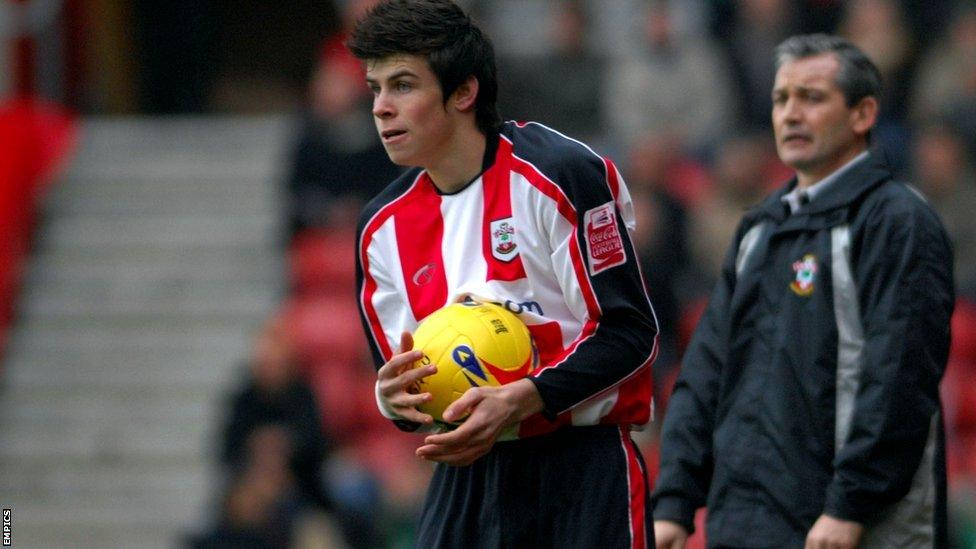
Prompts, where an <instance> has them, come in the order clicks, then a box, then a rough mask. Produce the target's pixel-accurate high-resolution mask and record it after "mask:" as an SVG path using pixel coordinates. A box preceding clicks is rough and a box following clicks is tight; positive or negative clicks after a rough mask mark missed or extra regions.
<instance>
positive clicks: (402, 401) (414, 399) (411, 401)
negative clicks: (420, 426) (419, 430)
mask: <svg viewBox="0 0 976 549" xmlns="http://www.w3.org/2000/svg"><path fill="white" fill-rule="evenodd" d="M432 398H434V397H433V395H431V394H430V393H419V394H416V395H414V394H410V393H398V394H397V395H395V396H393V397H392V398H390V399H389V400H388V402H389V403H390V405H392V406H394V407H396V408H416V407H417V406H419V405H421V404H423V403H425V402H428V401H430V399H432Z"/></svg>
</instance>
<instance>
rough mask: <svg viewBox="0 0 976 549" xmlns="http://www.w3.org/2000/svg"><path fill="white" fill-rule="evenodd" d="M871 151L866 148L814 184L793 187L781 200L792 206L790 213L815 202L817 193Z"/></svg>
mask: <svg viewBox="0 0 976 549" xmlns="http://www.w3.org/2000/svg"><path fill="white" fill-rule="evenodd" d="M868 154H869V151H867V150H865V151H864V152H862V153H861V154H859V155H857V156H855V157H854V158H852V159H851V160H850V161H849V162H848V163H847V164H844V165H843V166H841V167H840V168H837V169H836V170H834V171H833V172H832V173H831V174H830V175H828V176H827V177H825V178H823V179H821V180H820V181H817V182H816V183H814V184H813V185H810V186H809V187H807V188H805V189H801V188H800V186H799V185H797V186H796V187H793V190H792V191H790V192H788V193H786V194H784V195H783V196H782V198H780V200H782V201H783V203H784V204H787V205H788V206H789V207H790V214H795V213H796V211H797V210H799V209H800V208H801V207H802V206H804V205H806V204H809V203H810V202H813V201H814V199H816V198H817V195H819V194H820V193H822V192H824V190H825V189H826V188H827V187H829V186H830V185H831V184H832V183H833V182H834V181H837V180H838V179H840V177H841V176H842V175H843V174H844V173H846V172H847V171H848V170H850V169H851V168H852V167H853V166H854V165H855V164H857V163H859V162H861V161H862V160H864V159H865V158H867V157H868Z"/></svg>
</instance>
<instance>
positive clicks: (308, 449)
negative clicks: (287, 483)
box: [221, 320, 330, 509]
mask: <svg viewBox="0 0 976 549" xmlns="http://www.w3.org/2000/svg"><path fill="white" fill-rule="evenodd" d="M289 338H290V336H289V334H288V332H287V330H286V328H285V326H284V325H283V323H281V322H279V321H276V320H272V321H271V322H269V323H268V324H267V325H266V326H265V327H264V329H263V330H262V331H261V332H260V333H259V334H258V336H257V338H256V340H255V345H254V356H253V357H252V359H251V361H250V365H249V366H250V370H249V375H248V377H247V378H246V379H245V381H244V384H243V386H242V387H241V388H240V389H239V390H238V391H237V392H236V393H235V394H234V396H233V398H232V399H231V402H230V407H229V410H228V415H227V421H226V423H225V424H224V427H223V439H222V447H221V457H222V460H223V463H224V464H225V465H226V466H227V467H228V469H229V470H230V471H242V470H245V469H246V468H247V467H248V466H249V465H250V464H251V463H252V461H253V459H254V458H255V457H261V456H264V455H265V454H264V453H263V452H266V451H268V448H269V447H273V448H276V449H278V450H279V451H280V453H281V454H282V455H283V456H284V457H285V461H286V462H287V463H288V467H289V472H290V474H291V475H292V476H293V477H294V479H295V483H296V487H297V489H298V491H299V493H300V494H301V495H302V497H304V498H305V499H306V500H307V501H309V502H310V503H312V504H314V505H316V506H317V507H319V508H322V509H328V508H329V507H330V504H329V500H328V496H327V493H326V490H325V489H324V488H323V483H322V481H321V478H320V477H321V475H320V471H321V469H322V466H323V462H324V460H325V457H326V455H327V454H328V451H329V447H330V443H329V441H328V440H326V438H325V435H324V434H323V428H322V421H321V419H320V417H319V409H318V406H317V405H316V400H315V395H314V394H313V392H312V389H311V388H310V387H309V385H308V383H307V382H306V381H305V380H304V379H303V378H302V377H301V376H300V375H299V371H298V365H297V364H296V361H295V357H294V352H293V348H292V344H291V341H290V339H289Z"/></svg>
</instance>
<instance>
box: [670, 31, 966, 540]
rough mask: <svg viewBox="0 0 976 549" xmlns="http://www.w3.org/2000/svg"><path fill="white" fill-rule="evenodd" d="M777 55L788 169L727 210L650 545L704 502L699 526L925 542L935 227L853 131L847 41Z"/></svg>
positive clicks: (938, 373) (760, 536)
mask: <svg viewBox="0 0 976 549" xmlns="http://www.w3.org/2000/svg"><path fill="white" fill-rule="evenodd" d="M776 66H777V72H776V79H775V84H774V87H773V90H772V97H773V110H772V120H773V128H774V135H775V138H776V147H777V152H778V154H779V156H780V158H781V159H782V160H783V162H784V163H785V164H787V165H788V166H790V167H791V168H793V169H795V170H796V173H797V175H796V178H794V179H793V180H791V181H790V182H789V183H788V184H787V185H785V186H784V187H782V188H781V189H779V190H778V191H777V192H775V193H774V194H773V195H772V196H770V197H769V198H768V199H766V200H765V201H764V202H763V203H762V204H761V205H760V206H758V207H757V208H754V209H752V210H750V211H749V212H747V213H746V214H745V216H744V217H743V219H742V222H741V223H740V225H739V229H738V230H737V231H736V235H735V238H734V239H733V242H732V245H731V246H730V248H729V250H728V252H727V253H726V255H725V262H724V264H723V267H722V275H721V278H720V281H719V283H718V284H717V285H716V287H715V291H714V293H713V294H712V298H711V301H710V302H709V304H708V308H707V310H706V311H705V313H704V316H703V317H702V320H701V322H699V324H698V328H697V329H696V331H695V335H694V338H693V340H692V342H691V344H690V346H689V348H688V351H687V353H686V354H685V357H684V361H683V363H682V370H681V373H680V376H679V378H678V380H677V383H676V384H675V388H674V392H673V393H672V395H671V399H670V401H669V404H668V410H667V414H666V415H665V419H664V426H663V430H662V435H661V469H660V474H659V475H658V478H657V480H656V488H655V491H654V496H653V504H654V518H655V536H656V538H657V543H658V547H682V546H683V545H684V541H685V540H686V539H687V536H688V534H689V533H690V532H691V531H693V529H694V522H693V521H694V515H695V510H696V509H697V508H699V507H703V506H707V508H708V520H707V527H706V528H707V538H708V542H709V543H710V544H712V545H714V546H732V547H800V546H805V547H808V548H827V547H831V548H848V549H849V548H854V547H862V548H874V547H878V548H888V547H907V546H912V547H922V546H927V547H943V546H945V545H946V544H947V530H946V491H945V478H946V477H945V447H944V443H943V440H944V437H943V430H942V418H941V401H940V394H939V382H940V380H941V378H942V374H943V373H944V371H945V367H946V362H947V359H948V351H949V322H950V317H951V315H952V311H953V303H954V292H953V282H952V272H951V269H952V250H951V245H950V243H949V238H948V235H946V233H945V230H944V229H943V227H942V224H941V223H940V222H939V219H938V218H937V216H936V214H935V212H933V211H932V209H931V208H930V207H929V206H928V205H927V204H926V203H925V201H924V200H923V199H922V198H921V197H920V196H919V195H918V193H917V192H915V191H913V190H912V189H910V188H909V187H908V186H907V185H905V184H903V183H900V182H898V181H897V180H895V179H894V177H893V175H892V173H891V171H890V169H889V168H888V166H887V163H886V161H885V156H884V155H883V154H880V153H879V152H878V151H877V150H873V149H869V142H870V135H871V131H872V128H873V127H874V125H875V123H876V121H877V117H878V111H879V105H878V101H879V97H880V95H881V77H880V74H879V71H878V69H877V68H876V67H875V66H874V65H873V64H872V63H871V61H870V60H869V59H868V58H867V57H866V56H865V55H864V54H863V53H862V52H861V51H860V50H858V49H857V48H856V47H855V46H853V45H852V44H851V43H850V42H848V41H846V40H843V39H841V38H838V37H836V36H827V35H823V34H817V35H802V36H796V37H792V38H790V39H788V40H786V41H785V42H783V43H782V44H781V45H780V46H778V47H777V49H776Z"/></svg>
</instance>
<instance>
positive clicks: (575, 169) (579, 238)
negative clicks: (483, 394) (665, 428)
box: [530, 155, 657, 423]
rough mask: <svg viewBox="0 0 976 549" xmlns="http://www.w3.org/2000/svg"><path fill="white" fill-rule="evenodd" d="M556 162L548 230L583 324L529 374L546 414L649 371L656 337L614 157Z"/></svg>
mask: <svg viewBox="0 0 976 549" xmlns="http://www.w3.org/2000/svg"><path fill="white" fill-rule="evenodd" d="M561 169H562V170H563V171H562V172H561V173H560V174H558V175H557V177H559V178H560V179H561V182H562V183H561V186H563V187H564V189H565V191H566V200H567V201H568V203H566V204H564V205H563V206H564V207H561V208H560V210H561V211H562V212H563V215H560V216H557V218H556V219H552V220H549V222H551V223H552V225H551V226H550V227H548V228H547V229H546V231H545V232H546V233H548V235H549V239H550V246H551V249H552V254H551V257H550V260H551V262H552V265H553V271H554V272H555V273H556V276H557V278H559V284H560V286H561V290H562V294H563V298H564V299H565V300H566V303H567V305H568V306H569V308H570V309H571V310H572V311H574V315H576V316H577V317H578V318H580V319H582V320H583V326H584V327H583V331H582V333H581V334H580V335H579V337H577V338H576V340H575V341H574V342H573V343H572V344H571V345H570V346H569V347H568V348H567V350H566V353H565V355H564V356H563V357H562V358H561V360H559V361H557V362H556V363H554V364H550V365H548V366H545V367H543V368H542V369H540V370H539V371H538V372H536V373H535V374H533V377H532V378H530V379H532V381H533V382H534V383H535V385H536V387H537V388H538V390H539V394H540V396H541V397H542V400H543V402H544V405H545V408H544V411H543V415H544V416H545V417H546V418H547V419H549V420H555V419H556V418H557V417H558V416H560V415H562V414H565V413H567V412H570V411H571V410H573V409H575V408H576V407H577V406H579V405H580V404H582V403H584V402H586V401H588V400H589V399H591V398H593V397H596V396H598V395H601V394H604V393H605V392H607V391H609V390H611V389H613V388H615V387H618V386H620V384H621V383H623V382H625V381H627V380H630V379H633V378H634V377H636V376H637V375H638V374H640V373H641V372H647V371H649V369H650V367H651V363H652V361H653V359H654V356H655V355H656V341H657V321H656V319H655V318H654V312H653V310H652V308H651V304H650V300H649V299H648V297H647V293H646V292H645V289H644V283H643V279H642V277H641V273H640V268H639V266H638V261H637V257H636V252H635V250H634V246H633V243H632V242H631V238H630V231H631V230H632V229H633V219H634V218H633V205H632V203H631V201H630V196H629V194H628V193H627V189H626V186H625V185H624V182H623V180H622V178H621V177H620V176H619V174H618V173H617V171H616V168H615V167H614V165H613V163H612V162H611V161H609V160H605V159H602V158H600V157H598V156H596V155H592V156H591V157H584V158H582V159H579V158H576V159H574V161H573V162H567V163H565V164H564V165H563V166H562V168H561ZM566 212H572V214H571V215H570V214H567V213H566ZM647 380H648V382H647V384H646V387H642V388H641V390H642V391H646V393H647V398H646V402H647V406H646V408H647V412H646V415H647V419H646V420H645V421H644V422H645V423H646V421H647V420H649V419H650V393H651V391H652V387H651V384H650V376H648V377H647ZM608 413H609V410H607V411H606V413H604V412H601V414H602V415H606V414H608Z"/></svg>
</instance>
